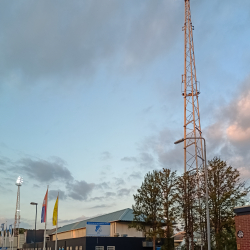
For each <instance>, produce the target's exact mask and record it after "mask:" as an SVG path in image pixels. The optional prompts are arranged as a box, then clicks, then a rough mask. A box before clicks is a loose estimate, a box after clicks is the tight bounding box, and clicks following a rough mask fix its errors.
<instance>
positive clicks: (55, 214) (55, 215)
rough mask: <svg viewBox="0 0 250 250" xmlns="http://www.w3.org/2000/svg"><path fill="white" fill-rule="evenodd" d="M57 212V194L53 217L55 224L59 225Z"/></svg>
mask: <svg viewBox="0 0 250 250" xmlns="http://www.w3.org/2000/svg"><path fill="white" fill-rule="evenodd" d="M57 214H58V196H57V199H56V203H55V206H54V210H53V219H52V221H53V226H56V225H57Z"/></svg>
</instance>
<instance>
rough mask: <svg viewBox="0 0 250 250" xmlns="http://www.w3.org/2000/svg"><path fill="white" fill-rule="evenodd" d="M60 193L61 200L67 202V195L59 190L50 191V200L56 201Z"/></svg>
mask: <svg viewBox="0 0 250 250" xmlns="http://www.w3.org/2000/svg"><path fill="white" fill-rule="evenodd" d="M58 193H59V199H60V200H65V199H66V198H67V195H66V194H65V192H64V191H62V190H60V189H58V190H50V191H49V200H56V198H57V196H58Z"/></svg>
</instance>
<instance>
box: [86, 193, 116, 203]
mask: <svg viewBox="0 0 250 250" xmlns="http://www.w3.org/2000/svg"><path fill="white" fill-rule="evenodd" d="M115 196H116V193H114V192H106V193H104V196H97V197H93V198H90V200H91V201H102V200H107V199H110V198H114V197H115Z"/></svg>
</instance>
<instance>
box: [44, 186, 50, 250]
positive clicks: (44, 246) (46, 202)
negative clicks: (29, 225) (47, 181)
mask: <svg viewBox="0 0 250 250" xmlns="http://www.w3.org/2000/svg"><path fill="white" fill-rule="evenodd" d="M48 195H49V185H47V197H46V198H47V201H46V216H45V230H44V236H43V250H46V246H45V244H46V226H47V213H48Z"/></svg>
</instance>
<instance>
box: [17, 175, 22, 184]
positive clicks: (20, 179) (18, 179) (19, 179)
mask: <svg viewBox="0 0 250 250" xmlns="http://www.w3.org/2000/svg"><path fill="white" fill-rule="evenodd" d="M22 184H23V177H21V176H18V177H17V180H16V185H17V186H22Z"/></svg>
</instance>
